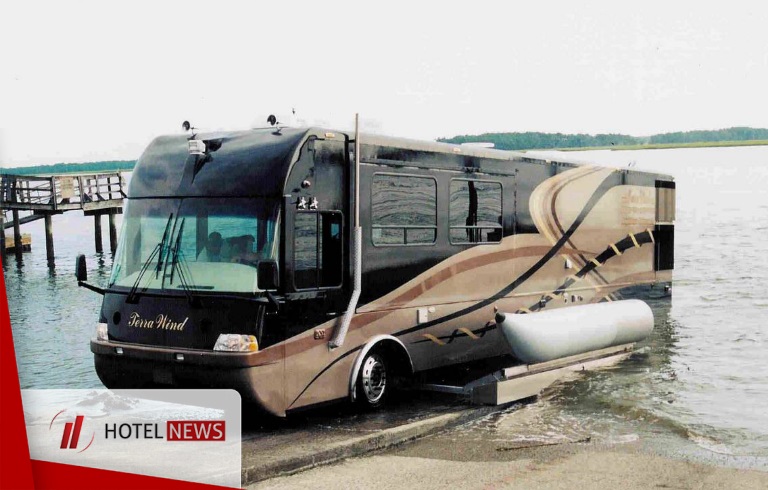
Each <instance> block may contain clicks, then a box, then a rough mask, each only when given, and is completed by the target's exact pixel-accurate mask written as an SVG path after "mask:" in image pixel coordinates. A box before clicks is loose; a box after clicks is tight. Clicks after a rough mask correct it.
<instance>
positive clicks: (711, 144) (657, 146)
mask: <svg viewBox="0 0 768 490" xmlns="http://www.w3.org/2000/svg"><path fill="white" fill-rule="evenodd" d="M766 145H768V140H747V141H697V142H694V143H653V144H651V143H649V144H645V145H613V146H582V147H578V148H573V147H571V148H532V149H528V150H520V151H523V152H526V151H591V150H615V151H626V150H668V149H676V148H717V147H727V146H766Z"/></svg>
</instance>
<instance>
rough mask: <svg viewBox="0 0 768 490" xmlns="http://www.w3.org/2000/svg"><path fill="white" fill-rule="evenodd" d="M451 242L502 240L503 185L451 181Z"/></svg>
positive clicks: (476, 181)
mask: <svg viewBox="0 0 768 490" xmlns="http://www.w3.org/2000/svg"><path fill="white" fill-rule="evenodd" d="M450 226H451V243H454V244H459V243H483V242H500V241H501V235H502V226H501V184H500V183H499V182H485V181H478V180H461V179H454V180H451V203H450Z"/></svg>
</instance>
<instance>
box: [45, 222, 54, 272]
mask: <svg viewBox="0 0 768 490" xmlns="http://www.w3.org/2000/svg"><path fill="white" fill-rule="evenodd" d="M45 253H46V254H47V255H48V262H49V263H51V262H53V220H52V219H51V215H50V214H46V215H45Z"/></svg>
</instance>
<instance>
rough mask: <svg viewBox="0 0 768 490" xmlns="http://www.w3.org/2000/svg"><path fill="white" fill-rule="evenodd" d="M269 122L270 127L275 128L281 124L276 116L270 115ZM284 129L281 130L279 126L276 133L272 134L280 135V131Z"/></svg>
mask: <svg viewBox="0 0 768 490" xmlns="http://www.w3.org/2000/svg"><path fill="white" fill-rule="evenodd" d="M267 122H268V123H269V125H270V126H273V127H274V126H277V125H278V124H280V122H279V121H278V120H277V118H276V117H275V115H274V114H270V115H269V117H268V118H267ZM282 129H283V128H281V127H280V126H277V128H276V129H275V131H273V132H272V134H280V131H281V130H282Z"/></svg>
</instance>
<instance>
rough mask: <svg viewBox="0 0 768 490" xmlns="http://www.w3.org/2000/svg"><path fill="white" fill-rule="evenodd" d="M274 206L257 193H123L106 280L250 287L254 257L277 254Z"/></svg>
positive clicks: (162, 286) (172, 286) (148, 286)
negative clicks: (118, 229)
mask: <svg viewBox="0 0 768 490" xmlns="http://www.w3.org/2000/svg"><path fill="white" fill-rule="evenodd" d="M278 209H279V204H278V202H277V201H276V200H274V199H263V198H247V199H246V198H183V199H128V200H126V206H125V216H124V218H123V226H122V230H121V235H120V242H119V244H118V248H117V253H116V255H115V265H114V267H113V269H112V276H111V278H110V281H109V287H110V288H112V287H117V288H122V287H125V288H134V287H138V288H141V290H142V291H144V290H165V291H169V290H173V291H181V290H182V289H191V290H193V291H198V292H202V291H209V292H227V293H255V292H257V291H259V288H258V284H257V280H256V276H257V266H258V263H259V262H260V261H262V260H276V257H277V250H278V244H277V243H276V236H277V234H276V228H277V224H276V223H277V215H278ZM142 269H145V270H144V273H143V274H142ZM137 281H138V283H137Z"/></svg>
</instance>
